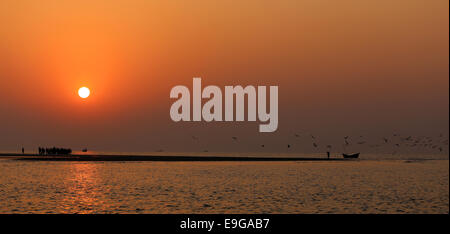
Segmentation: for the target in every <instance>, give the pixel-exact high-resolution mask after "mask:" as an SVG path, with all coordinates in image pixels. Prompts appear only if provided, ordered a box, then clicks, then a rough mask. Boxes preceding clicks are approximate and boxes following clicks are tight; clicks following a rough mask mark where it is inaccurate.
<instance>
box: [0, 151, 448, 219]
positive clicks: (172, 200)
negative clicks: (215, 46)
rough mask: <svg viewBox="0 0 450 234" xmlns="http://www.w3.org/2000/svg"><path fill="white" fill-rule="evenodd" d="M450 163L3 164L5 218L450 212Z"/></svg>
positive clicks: (0, 183) (0, 198)
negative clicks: (27, 215)
mask: <svg viewBox="0 0 450 234" xmlns="http://www.w3.org/2000/svg"><path fill="white" fill-rule="evenodd" d="M448 212H449V161H448V156H447V159H445V160H360V161H351V162H38V161H32V162H29V161H27V162H25V161H15V160H9V159H1V160H0V213H448Z"/></svg>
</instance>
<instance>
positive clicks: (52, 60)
mask: <svg viewBox="0 0 450 234" xmlns="http://www.w3.org/2000/svg"><path fill="white" fill-rule="evenodd" d="M448 9H449V2H448V0H433V1H429V0H395V1H392V0H381V1H380V0H373V1H372V0H367V1H361V0H344V1H333V0H329V1H325V0H306V1H301V0H292V1H287V0H282V1H261V0H259V1H248V0H245V1H208V0H204V1H156V0H155V1H144V0H141V1H138V0H134V1H133V0H127V1H125V0H115V1H114V0H95V1H94V0H89V1H88V0H78V1H58V0H52V1H51V0H42V1H33V0H28V1H27V0H2V1H0V113H1V114H0V126H1V128H0V151H1V150H3V151H5V150H16V149H17V148H18V147H21V146H22V145H24V146H25V147H26V149H33V148H37V146H38V145H45V146H53V145H56V146H66V147H72V148H74V149H80V148H82V147H88V148H89V149H92V150H102V151H154V150H158V149H164V150H166V151H184V150H185V151H200V150H204V149H208V150H210V151H257V150H259V151H261V149H260V148H259V145H260V144H266V145H267V147H266V149H265V150H268V151H285V145H286V143H288V142H290V143H291V144H293V145H294V146H295V147H296V146H299V147H296V148H295V147H293V150H298V151H311V150H312V148H311V147H310V143H308V142H309V141H308V140H307V139H308V136H309V134H314V135H316V136H317V137H318V140H317V141H318V142H319V143H320V145H321V146H323V145H324V144H341V143H342V137H343V136H345V135H352V136H359V135H364V136H365V137H367V138H369V137H370V138H371V140H373V141H379V140H380V137H381V136H385V135H389V134H393V133H399V134H402V135H431V136H437V135H438V134H440V133H443V134H444V135H445V136H448V128H449V11H448ZM193 77H202V82H203V84H204V85H218V86H221V87H223V86H224V85H243V86H245V85H255V86H257V85H278V86H279V127H278V130H277V131H276V132H275V133H259V132H258V123H248V122H243V123H236V122H232V123H205V122H199V123H192V122H191V123H182V122H179V123H174V122H172V121H171V119H170V116H169V109H170V106H171V104H172V102H173V100H171V99H170V98H169V92H170V89H171V88H172V87H173V86H176V85H186V86H188V87H191V85H192V78H193ZM81 86H87V87H89V88H90V89H91V91H92V95H91V96H90V97H89V98H88V99H86V100H82V99H81V98H80V97H78V95H77V90H78V88H80V87H81ZM296 132H300V133H301V134H302V137H304V138H303V139H302V140H304V141H305V143H304V144H305V146H302V147H300V143H298V144H297V142H296V140H297V139H293V137H292V135H293V134H294V133H296ZM191 136H197V137H198V138H199V140H198V141H193V140H192V138H191ZM231 136H238V137H239V142H235V141H233V140H231ZM307 145H308V146H309V148H308V147H307ZM323 150H324V148H322V149H319V150H318V151H323Z"/></svg>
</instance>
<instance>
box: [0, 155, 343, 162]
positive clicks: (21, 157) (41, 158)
mask: <svg viewBox="0 0 450 234" xmlns="http://www.w3.org/2000/svg"><path fill="white" fill-rule="evenodd" d="M2 157H4V158H13V159H16V160H26V161H163V162H177V161H178V162H183V161H189V162H192V161H347V160H349V159H345V158H329V159H328V158H311V157H261V156H258V157H257V156H254V157H252V156H158V155H98V154H83V155H77V154H73V155H48V156H47V155H39V154H0V158H2Z"/></svg>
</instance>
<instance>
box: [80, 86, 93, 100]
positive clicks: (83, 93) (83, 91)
mask: <svg viewBox="0 0 450 234" xmlns="http://www.w3.org/2000/svg"><path fill="white" fill-rule="evenodd" d="M90 94H91V91H90V90H89V89H88V88H86V87H81V88H80V89H78V95H79V96H80V97H81V98H87V97H89V95H90Z"/></svg>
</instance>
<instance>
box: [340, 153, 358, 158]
mask: <svg viewBox="0 0 450 234" xmlns="http://www.w3.org/2000/svg"><path fill="white" fill-rule="evenodd" d="M342 156H344V158H358V157H359V153H356V154H342Z"/></svg>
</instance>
